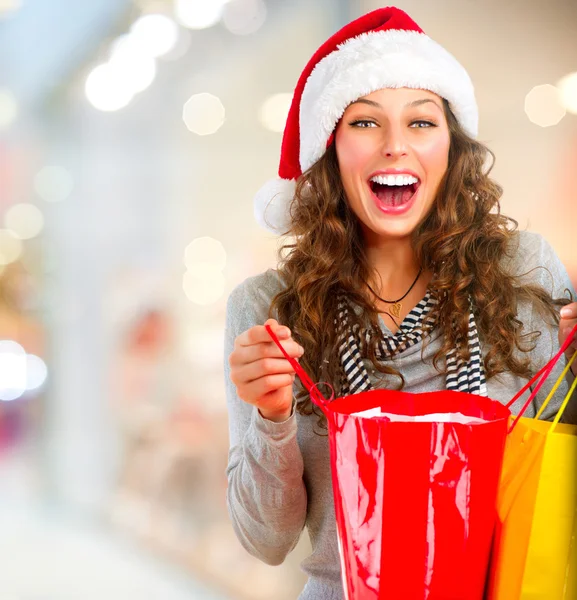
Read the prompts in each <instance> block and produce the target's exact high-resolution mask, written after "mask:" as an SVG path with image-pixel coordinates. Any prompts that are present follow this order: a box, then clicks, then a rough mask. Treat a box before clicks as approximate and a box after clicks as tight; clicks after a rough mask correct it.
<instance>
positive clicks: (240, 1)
mask: <svg viewBox="0 0 577 600" xmlns="http://www.w3.org/2000/svg"><path fill="white" fill-rule="evenodd" d="M265 21H266V5H265V3H264V2H263V0H232V1H231V2H229V3H228V4H227V5H226V6H225V8H224V12H223V15H222V22H223V24H224V26H225V27H226V28H227V29H228V30H229V31H230V32H231V33H234V34H236V35H249V34H251V33H255V32H256V31H258V30H259V29H260V28H261V27H262V26H263V25H264V22H265Z"/></svg>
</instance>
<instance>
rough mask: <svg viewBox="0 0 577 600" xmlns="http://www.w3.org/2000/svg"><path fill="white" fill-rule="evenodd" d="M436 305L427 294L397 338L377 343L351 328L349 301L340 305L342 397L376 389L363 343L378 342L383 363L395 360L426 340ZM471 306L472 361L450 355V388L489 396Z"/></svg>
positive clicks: (470, 346) (382, 338) (400, 327)
mask: <svg viewBox="0 0 577 600" xmlns="http://www.w3.org/2000/svg"><path fill="white" fill-rule="evenodd" d="M436 304H437V300H436V299H435V298H434V297H433V296H432V294H431V292H430V291H427V294H426V296H425V297H424V298H423V299H422V300H421V301H420V302H419V303H418V304H417V306H415V308H413V310H411V312H410V313H409V314H408V315H407V316H406V317H405V319H404V320H403V322H402V323H401V324H400V326H399V330H398V331H397V332H396V333H395V334H394V335H392V334H391V335H382V336H379V339H378V340H376V341H375V340H374V339H372V336H371V334H370V332H368V331H364V332H361V330H360V328H359V326H358V325H357V326H353V327H351V326H350V325H349V317H348V315H349V308H348V306H347V303H346V302H344V301H343V302H341V303H340V305H339V319H340V321H341V322H340V327H341V331H342V332H343V333H342V335H341V340H342V341H341V344H340V346H339V354H340V360H341V365H342V380H341V395H343V396H344V395H348V394H356V393H358V392H364V391H367V390H370V389H372V385H371V382H370V379H369V374H368V372H367V369H366V367H365V365H364V363H363V359H362V354H361V348H362V347H363V344H370V343H373V344H375V343H376V348H375V355H376V357H377V359H379V360H387V359H391V358H393V357H394V356H396V355H397V354H400V353H401V352H404V351H405V350H407V349H408V348H411V346H414V345H415V344H417V343H419V342H420V341H421V340H422V339H423V337H424V335H425V334H424V327H423V324H424V322H425V319H426V318H427V316H428V315H429V313H430V312H431V309H432V308H433V307H434V306H435V305H436ZM470 306H471V308H470V311H469V333H468V340H467V341H468V344H469V351H470V358H469V360H468V361H463V360H461V359H460V358H459V357H458V356H457V352H456V350H455V349H452V350H451V351H450V352H449V353H448V354H447V357H446V367H447V374H446V389H448V390H456V391H459V392H468V393H470V394H479V395H481V396H486V395H487V385H486V381H485V371H484V369H483V361H482V358H481V346H480V343H479V335H478V332H477V325H476V324H475V318H474V316H473V310H472V302H471V303H470Z"/></svg>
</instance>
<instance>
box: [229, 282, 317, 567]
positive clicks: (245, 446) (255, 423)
mask: <svg viewBox="0 0 577 600" xmlns="http://www.w3.org/2000/svg"><path fill="white" fill-rule="evenodd" d="M271 273H274V272H272V271H268V272H267V273H265V274H263V275H260V276H258V277H255V278H251V279H248V280H246V281H245V282H244V283H242V284H241V285H239V286H238V287H237V288H236V289H235V290H234V291H233V292H232V294H231V295H230V297H229V299H228V304H227V316H226V330H225V385H226V397H227V405H228V415H229V435H230V450H229V457H228V467H227V478H228V489H227V503H228V510H229V514H230V518H231V520H232V524H233V527H234V530H235V533H236V535H237V537H238V539H239V540H240V542H241V544H242V545H243V547H244V548H245V549H246V550H247V551H248V552H249V553H250V554H252V555H253V556H256V557H257V558H259V559H260V560H262V561H263V562H265V563H267V564H270V565H278V564H280V563H282V562H283V561H284V559H285V558H286V556H287V554H288V553H289V552H290V551H291V550H292V549H293V548H294V546H295V545H296V543H297V542H298V539H299V537H300V534H301V532H302V529H303V527H304V524H305V519H306V512H307V495H306V490H305V486H304V482H303V459H302V455H301V451H300V448H299V446H298V443H297V418H296V415H295V414H293V415H292V416H291V417H290V418H289V419H288V420H287V421H285V422H283V423H273V422H272V421H268V420H266V419H264V418H263V417H261V415H260V413H259V412H258V410H257V409H256V408H254V407H253V406H250V405H249V404H247V403H245V402H243V401H242V400H241V399H240V398H239V397H238V396H237V393H236V388H235V386H234V384H233V383H232V382H231V380H230V367H229V364H228V357H229V356H230V353H231V352H232V350H233V348H234V341H235V338H236V337H237V336H238V335H239V334H240V333H242V332H244V331H246V330H247V329H250V328H251V327H253V326H254V325H262V324H264V322H265V321H266V320H267V318H268V309H269V306H270V300H271V299H272V297H273V296H274V294H275V293H276V291H277V290H276V289H275V278H274V276H272V275H271Z"/></svg>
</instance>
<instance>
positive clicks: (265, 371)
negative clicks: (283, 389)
mask: <svg viewBox="0 0 577 600" xmlns="http://www.w3.org/2000/svg"><path fill="white" fill-rule="evenodd" d="M280 374H289V375H293V374H294V369H293V368H292V366H291V364H290V363H289V361H288V360H286V358H263V359H261V360H256V361H254V362H251V363H249V364H245V365H243V366H241V367H239V368H238V369H237V379H239V380H240V381H241V382H242V383H251V382H252V381H256V380H257V379H261V378H262V377H268V376H269V375H280Z"/></svg>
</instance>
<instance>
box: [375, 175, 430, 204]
mask: <svg viewBox="0 0 577 600" xmlns="http://www.w3.org/2000/svg"><path fill="white" fill-rule="evenodd" d="M419 185H420V181H419V180H418V179H417V178H416V177H413V176H411V175H375V176H374V177H371V179H370V180H369V186H370V188H371V191H372V192H373V194H374V195H375V196H376V197H377V198H378V200H379V202H381V203H382V204H383V205H384V206H390V207H397V206H403V205H405V204H408V203H409V202H410V201H411V200H412V198H413V196H414V195H415V193H416V192H417V190H418V189H419Z"/></svg>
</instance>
